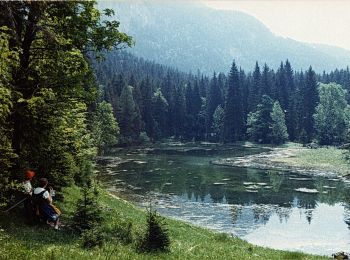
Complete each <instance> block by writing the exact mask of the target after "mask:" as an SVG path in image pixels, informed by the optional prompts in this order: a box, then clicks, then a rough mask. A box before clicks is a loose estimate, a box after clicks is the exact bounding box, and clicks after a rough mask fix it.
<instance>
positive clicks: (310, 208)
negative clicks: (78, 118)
mask: <svg viewBox="0 0 350 260" xmlns="http://www.w3.org/2000/svg"><path fill="white" fill-rule="evenodd" d="M212 148H215V149H212ZM258 152H261V150H259V149H256V148H243V147H225V148H223V147H221V148H219V149H216V147H213V146H204V147H196V148H194V149H193V147H177V146H173V147H163V148H162V149H155V150H136V151H128V152H123V153H122V152H119V153H117V154H114V155H112V156H109V157H106V158H105V159H104V160H102V161H101V172H102V174H101V178H103V181H104V182H106V183H108V185H109V187H110V189H111V190H113V191H116V192H118V194H119V195H121V196H123V197H124V198H126V199H128V200H130V201H133V202H134V203H135V204H137V205H139V206H141V207H147V206H149V202H150V201H152V204H153V208H156V209H157V211H158V212H159V213H160V214H162V215H165V216H170V217H173V218H176V219H180V220H184V221H187V222H190V223H193V224H196V225H199V226H203V227H206V228H209V229H212V230H215V231H219V232H225V233H229V234H232V235H235V236H238V237H240V238H242V239H245V240H247V241H248V242H250V243H253V244H256V245H261V246H267V247H271V248H275V249H286V250H293V251H303V252H307V253H312V254H321V255H328V256H330V255H331V254H332V253H335V252H338V251H345V252H349V251H350V185H349V184H348V183H346V182H343V181H341V180H340V179H338V178H327V177H313V176H305V175H300V174H297V173H292V172H282V171H266V170H257V169H249V168H233V167H223V166H215V165H212V164H210V161H212V160H216V159H219V158H228V157H235V156H242V155H248V154H253V153H258ZM117 157H118V158H120V159H121V160H123V163H121V164H118V162H119V159H118V158H117Z"/></svg>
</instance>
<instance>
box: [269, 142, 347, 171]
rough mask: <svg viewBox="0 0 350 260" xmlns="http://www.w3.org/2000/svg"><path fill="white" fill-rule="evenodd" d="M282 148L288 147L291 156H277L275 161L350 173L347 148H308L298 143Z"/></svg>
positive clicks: (312, 168)
mask: <svg viewBox="0 0 350 260" xmlns="http://www.w3.org/2000/svg"><path fill="white" fill-rule="evenodd" d="M282 149H288V150H289V151H290V156H287V157H285V156H275V157H274V159H273V162H276V163H284V164H286V165H287V166H290V167H298V168H303V169H305V170H316V171H322V172H332V173H337V174H339V175H342V176H345V175H348V174H349V173H350V169H349V162H348V161H347V159H346V153H347V150H344V149H337V148H335V147H321V148H317V149H308V148H304V147H301V146H298V145H290V146H287V147H283V148H282Z"/></svg>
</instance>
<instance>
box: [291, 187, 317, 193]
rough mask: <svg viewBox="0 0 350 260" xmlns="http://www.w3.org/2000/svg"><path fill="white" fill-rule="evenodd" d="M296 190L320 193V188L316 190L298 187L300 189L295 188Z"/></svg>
mask: <svg viewBox="0 0 350 260" xmlns="http://www.w3.org/2000/svg"><path fill="white" fill-rule="evenodd" d="M294 190H295V191H299V192H304V193H318V190H316V189H308V188H298V189H294Z"/></svg>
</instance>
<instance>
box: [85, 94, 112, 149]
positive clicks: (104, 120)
mask: <svg viewBox="0 0 350 260" xmlns="http://www.w3.org/2000/svg"><path fill="white" fill-rule="evenodd" d="M91 128H92V134H93V137H94V138H93V139H94V143H95V145H96V147H97V148H98V154H100V155H101V154H104V152H106V151H107V149H108V147H110V146H112V145H115V144H117V141H118V139H117V137H118V135H119V126H118V123H117V121H116V119H115V117H114V114H113V108H112V105H111V104H109V103H107V102H106V101H102V102H101V103H98V104H97V108H96V112H95V113H94V115H93V120H92V124H91Z"/></svg>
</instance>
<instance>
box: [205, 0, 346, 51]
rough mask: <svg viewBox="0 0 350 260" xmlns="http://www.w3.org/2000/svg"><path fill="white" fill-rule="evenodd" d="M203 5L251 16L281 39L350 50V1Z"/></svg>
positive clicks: (237, 0)
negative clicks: (287, 38)
mask: <svg viewBox="0 0 350 260" xmlns="http://www.w3.org/2000/svg"><path fill="white" fill-rule="evenodd" d="M204 2H205V3H206V4H207V5H208V6H210V7H214V8H217V9H235V10H240V11H243V12H246V13H248V14H251V15H253V16H255V17H256V18H258V19H259V20H260V21H262V22H263V23H264V24H265V25H266V26H267V27H268V28H269V29H270V30H271V31H272V32H274V33H275V34H277V35H280V36H284V37H289V38H292V39H295V40H298V41H303V42H312V43H325V44H330V45H335V46H339V47H342V48H345V49H348V50H350V0H343V1H339V0H338V1H337V0H335V1H329V0H308V1H305V0H297V1H289V0H286V1H285V0H274V1H271V0H270V1H265V0H260V1H259V0H246V1H240V0H232V1H204Z"/></svg>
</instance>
